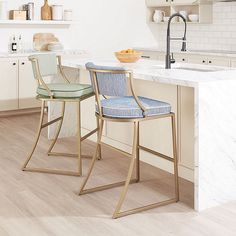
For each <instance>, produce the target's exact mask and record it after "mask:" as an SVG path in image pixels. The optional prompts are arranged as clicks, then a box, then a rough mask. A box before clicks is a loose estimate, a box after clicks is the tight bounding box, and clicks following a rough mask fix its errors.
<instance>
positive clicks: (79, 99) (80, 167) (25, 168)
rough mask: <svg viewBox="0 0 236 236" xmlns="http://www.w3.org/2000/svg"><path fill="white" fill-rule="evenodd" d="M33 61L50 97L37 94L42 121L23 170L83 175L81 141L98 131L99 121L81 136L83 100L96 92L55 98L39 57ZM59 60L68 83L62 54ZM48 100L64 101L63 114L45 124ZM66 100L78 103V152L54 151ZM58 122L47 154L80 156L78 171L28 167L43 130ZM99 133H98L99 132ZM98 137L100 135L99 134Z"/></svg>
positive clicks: (39, 79)
mask: <svg viewBox="0 0 236 236" xmlns="http://www.w3.org/2000/svg"><path fill="white" fill-rule="evenodd" d="M30 60H31V62H32V63H33V65H34V66H35V69H36V77H37V82H38V85H43V86H44V87H45V89H46V90H47V92H48V94H49V95H50V97H43V96H39V95H38V96H37V97H36V98H37V99H38V100H41V114H40V121H39V127H38V131H37V136H36V140H35V143H34V145H33V148H32V151H31V153H30V155H29V157H28V158H27V160H26V161H25V163H24V165H23V167H22V171H29V172H40V173H48V174H60V175H69V176H81V175H82V158H81V142H82V141H84V140H85V139H87V138H88V137H90V136H91V135H93V134H95V133H96V132H98V124H99V121H98V119H97V128H96V129H94V130H92V131H91V132H89V133H88V134H86V135H84V136H83V137H81V101H83V100H86V99H88V98H90V97H92V96H94V93H90V94H87V95H84V96H82V97H80V98H54V97H53V93H52V91H51V90H50V89H49V88H48V86H47V85H46V84H45V82H44V80H43V78H42V76H41V74H40V69H39V63H38V60H37V59H30ZM57 60H58V68H59V72H60V73H61V75H62V78H63V79H64V80H65V82H66V83H70V82H69V80H68V78H67V77H66V75H65V73H64V71H63V69H62V64H61V56H57ZM46 102H61V103H62V112H61V116H60V117H58V118H56V119H54V120H52V121H50V122H47V123H45V124H43V120H44V112H45V108H46V106H45V104H46ZM66 102H74V103H77V114H78V115H77V116H78V118H77V121H78V122H77V123H78V124H77V126H78V132H77V135H78V136H77V139H78V142H77V144H78V154H70V153H58V152H53V151H52V150H53V148H54V146H55V144H56V142H57V140H58V137H59V134H60V131H61V127H62V123H63V120H64V115H65V106H66ZM56 122H59V125H58V128H57V132H56V135H55V138H54V140H53V141H52V143H51V145H50V147H49V149H48V151H47V155H48V156H66V157H76V158H78V171H66V170H54V169H45V168H33V167H27V166H28V164H29V162H30V160H31V158H32V157H33V154H34V152H35V149H36V147H37V144H38V142H39V138H40V134H41V131H42V130H43V129H44V128H46V127H48V126H49V125H52V124H54V123H56ZM97 135H98V133H97ZM97 137H98V136H97ZM99 149H100V150H99V154H98V156H97V158H98V159H101V146H99Z"/></svg>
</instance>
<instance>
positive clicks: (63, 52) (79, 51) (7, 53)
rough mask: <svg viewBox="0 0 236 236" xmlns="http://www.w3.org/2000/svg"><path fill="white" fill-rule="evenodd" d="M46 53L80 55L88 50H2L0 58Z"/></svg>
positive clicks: (85, 53)
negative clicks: (14, 51) (12, 51)
mask: <svg viewBox="0 0 236 236" xmlns="http://www.w3.org/2000/svg"><path fill="white" fill-rule="evenodd" d="M45 53H47V54H48V53H55V54H57V55H64V56H65V55H68V56H71V55H72V56H80V55H88V52H87V51H86V50H79V49H78V50H76V49H73V50H63V51H57V52H52V51H33V50H32V51H28V52H24V53H10V52H0V58H17V57H28V56H30V55H33V54H45Z"/></svg>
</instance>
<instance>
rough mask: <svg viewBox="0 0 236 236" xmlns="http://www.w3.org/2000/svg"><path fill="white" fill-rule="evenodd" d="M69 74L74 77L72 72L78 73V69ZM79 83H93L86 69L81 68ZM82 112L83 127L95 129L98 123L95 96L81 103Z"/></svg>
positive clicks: (90, 129)
mask: <svg viewBox="0 0 236 236" xmlns="http://www.w3.org/2000/svg"><path fill="white" fill-rule="evenodd" d="M68 70H69V69H68ZM67 72H69V71H67ZM69 74H70V75H71V77H73V76H72V74H74V75H75V74H78V70H76V71H74V73H73V71H70V72H69ZM67 75H68V73H67ZM71 77H70V78H71ZM79 83H84V84H91V82H90V78H89V73H88V72H87V71H86V70H80V74H79ZM81 114H82V115H81V124H82V128H84V129H86V130H89V131H92V130H93V129H95V128H96V125H97V122H96V117H95V115H94V114H95V96H94V97H91V98H89V99H86V100H84V101H83V102H82V103H81Z"/></svg>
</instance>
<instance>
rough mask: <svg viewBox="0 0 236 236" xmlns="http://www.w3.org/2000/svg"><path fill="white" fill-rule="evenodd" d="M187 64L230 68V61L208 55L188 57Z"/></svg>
mask: <svg viewBox="0 0 236 236" xmlns="http://www.w3.org/2000/svg"><path fill="white" fill-rule="evenodd" d="M188 62H189V63H193V64H204V65H212V66H225V67H230V59H228V58H224V57H215V56H209V55H206V56H205V55H190V54H189V55H188Z"/></svg>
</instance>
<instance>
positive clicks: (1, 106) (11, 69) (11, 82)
mask: <svg viewBox="0 0 236 236" xmlns="http://www.w3.org/2000/svg"><path fill="white" fill-rule="evenodd" d="M0 71H1V77H0V111H9V110H16V109H18V61H17V60H16V59H0Z"/></svg>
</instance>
